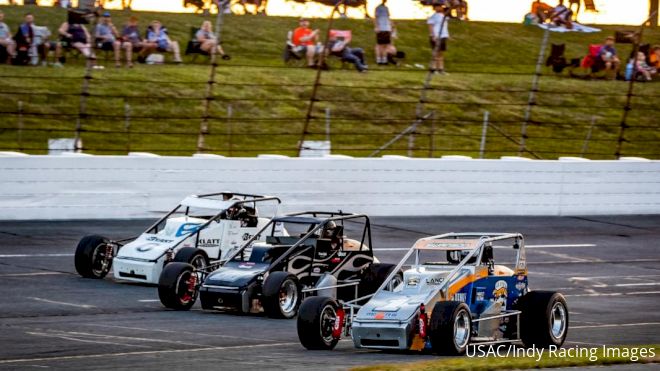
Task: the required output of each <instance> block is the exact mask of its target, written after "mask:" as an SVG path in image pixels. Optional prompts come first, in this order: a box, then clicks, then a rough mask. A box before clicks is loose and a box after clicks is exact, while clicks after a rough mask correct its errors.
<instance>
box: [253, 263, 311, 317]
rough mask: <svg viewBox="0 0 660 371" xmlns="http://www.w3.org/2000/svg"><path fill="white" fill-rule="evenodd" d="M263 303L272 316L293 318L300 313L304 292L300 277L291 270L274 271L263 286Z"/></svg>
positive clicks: (268, 313)
mask: <svg viewBox="0 0 660 371" xmlns="http://www.w3.org/2000/svg"><path fill="white" fill-rule="evenodd" d="M261 293H262V300H261V305H262V306H263V308H264V312H266V315H267V316H268V317H271V318H287V319H289V318H293V317H295V316H296V314H297V313H298V308H300V302H301V301H302V293H301V287H300V282H299V281H298V278H296V276H294V275H293V274H291V273H289V272H272V273H270V274H269V275H268V277H266V281H264V283H263V286H262V288H261Z"/></svg>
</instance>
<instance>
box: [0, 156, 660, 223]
mask: <svg viewBox="0 0 660 371" xmlns="http://www.w3.org/2000/svg"><path fill="white" fill-rule="evenodd" d="M0 174H2V176H1V177H0V219H3V220H28V219H62V220H64V219H109V218H151V217H156V216H158V215H160V213H162V212H164V211H166V210H169V208H170V207H171V206H172V205H173V204H175V203H176V202H178V201H180V200H181V199H182V198H183V197H185V196H186V195H189V194H199V193H207V192H213V191H217V190H235V191H236V192H243V193H245V192H247V193H255V194H272V195H276V196H279V197H281V199H282V201H283V204H282V208H281V210H282V211H284V212H290V211H298V210H308V209H328V210H339V209H341V210H343V211H351V212H360V213H366V214H370V215H381V216H403V215H408V216H412V215H420V216H422V215H480V216H481V215H597V214H600V215H603V214H657V213H660V161H652V160H647V159H643V158H626V157H623V158H621V159H620V160H611V161H609V160H608V161H590V160H587V159H583V158H576V157H564V158H560V159H559V160H529V159H526V158H521V157H502V158H501V159H499V160H477V159H471V158H469V157H465V156H444V157H442V158H439V159H418V158H408V157H403V156H383V157H381V158H352V157H348V156H332V155H331V156H327V157H323V158H289V157H286V156H281V155H261V156H259V157H257V158H229V157H227V158H225V157H222V156H217V155H208V154H203V155H195V156H192V157H168V156H158V155H152V154H145V153H133V154H131V155H129V156H92V155H85V154H68V155H60V156H35V155H24V154H19V153H6V152H5V153H0Z"/></svg>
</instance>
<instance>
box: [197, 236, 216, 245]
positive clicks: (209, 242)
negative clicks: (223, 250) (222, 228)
mask: <svg viewBox="0 0 660 371" xmlns="http://www.w3.org/2000/svg"><path fill="white" fill-rule="evenodd" d="M218 245H220V239H219V238H200V239H199V243H198V244H197V246H198V247H217V246H218Z"/></svg>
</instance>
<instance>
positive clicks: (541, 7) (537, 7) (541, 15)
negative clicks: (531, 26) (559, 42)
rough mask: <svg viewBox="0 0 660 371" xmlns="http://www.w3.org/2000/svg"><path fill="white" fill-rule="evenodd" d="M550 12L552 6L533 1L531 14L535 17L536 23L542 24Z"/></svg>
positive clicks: (538, 0) (537, 0)
mask: <svg viewBox="0 0 660 371" xmlns="http://www.w3.org/2000/svg"><path fill="white" fill-rule="evenodd" d="M552 11H553V8H552V6H550V5H548V4H546V3H544V2H542V1H541V0H535V1H534V2H533V3H532V11H531V14H532V15H534V16H536V19H537V20H538V23H544V22H545V21H546V19H549V18H550V15H551V14H552Z"/></svg>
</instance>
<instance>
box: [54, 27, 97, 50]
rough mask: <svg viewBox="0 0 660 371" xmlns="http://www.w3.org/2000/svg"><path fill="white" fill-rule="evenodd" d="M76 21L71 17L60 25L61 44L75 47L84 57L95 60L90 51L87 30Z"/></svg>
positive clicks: (89, 38) (90, 42)
mask: <svg viewBox="0 0 660 371" xmlns="http://www.w3.org/2000/svg"><path fill="white" fill-rule="evenodd" d="M74 22H75V23H74ZM78 22H79V21H77V20H74V19H73V18H72V19H71V23H69V22H68V21H67V22H64V23H62V25H61V26H60V29H59V34H60V36H62V46H63V47H72V48H75V49H77V50H78V51H79V52H80V53H81V54H82V55H84V56H85V58H89V59H92V60H95V59H96V55H95V54H94V52H93V51H92V40H91V37H90V35H89V31H87V29H86V28H85V26H83V25H82V24H80V23H78Z"/></svg>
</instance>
